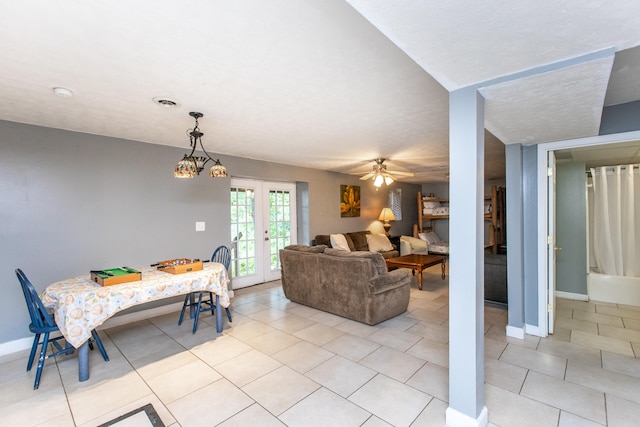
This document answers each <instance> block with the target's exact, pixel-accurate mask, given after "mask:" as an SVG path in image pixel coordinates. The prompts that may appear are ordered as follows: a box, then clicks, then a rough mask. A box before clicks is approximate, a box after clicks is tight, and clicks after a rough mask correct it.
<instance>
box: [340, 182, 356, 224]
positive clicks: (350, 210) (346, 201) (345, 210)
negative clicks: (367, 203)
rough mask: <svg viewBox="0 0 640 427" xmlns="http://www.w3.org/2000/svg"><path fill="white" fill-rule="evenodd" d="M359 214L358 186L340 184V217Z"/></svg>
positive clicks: (350, 216)
mask: <svg viewBox="0 0 640 427" xmlns="http://www.w3.org/2000/svg"><path fill="white" fill-rule="evenodd" d="M356 216H360V186H359V185H341V186H340V217H341V218H352V217H356Z"/></svg>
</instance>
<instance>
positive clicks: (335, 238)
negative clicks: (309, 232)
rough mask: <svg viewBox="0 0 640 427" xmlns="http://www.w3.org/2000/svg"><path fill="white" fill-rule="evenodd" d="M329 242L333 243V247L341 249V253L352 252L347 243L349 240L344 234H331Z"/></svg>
mask: <svg viewBox="0 0 640 427" xmlns="http://www.w3.org/2000/svg"><path fill="white" fill-rule="evenodd" d="M329 240H330V242H331V247H332V248H336V249H340V250H341V251H346V252H351V249H350V248H349V244H348V243H347V239H346V238H345V237H344V234H331V235H330V236H329Z"/></svg>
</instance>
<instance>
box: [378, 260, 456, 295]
mask: <svg viewBox="0 0 640 427" xmlns="http://www.w3.org/2000/svg"><path fill="white" fill-rule="evenodd" d="M386 261H387V268H391V267H398V268H410V269H411V270H412V272H413V274H415V273H416V271H417V272H418V289H419V290H422V270H424V269H425V268H429V267H432V266H434V265H437V264H442V280H444V279H445V274H444V271H445V267H446V262H447V258H446V257H443V256H438V255H422V254H411V255H404V256H399V257H397V258H389V259H387V260H386Z"/></svg>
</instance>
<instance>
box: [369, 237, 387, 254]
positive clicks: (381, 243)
mask: <svg viewBox="0 0 640 427" xmlns="http://www.w3.org/2000/svg"><path fill="white" fill-rule="evenodd" d="M366 238H367V246H369V250H370V251H371V252H386V251H392V250H393V245H392V244H391V242H390V241H389V238H388V237H387V236H385V235H384V234H367V235H366Z"/></svg>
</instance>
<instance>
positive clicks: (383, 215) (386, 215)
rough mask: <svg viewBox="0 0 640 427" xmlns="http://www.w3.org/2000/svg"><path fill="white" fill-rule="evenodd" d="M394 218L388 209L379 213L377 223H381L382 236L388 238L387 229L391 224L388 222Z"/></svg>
mask: <svg viewBox="0 0 640 427" xmlns="http://www.w3.org/2000/svg"><path fill="white" fill-rule="evenodd" d="M395 220H396V216H395V215H394V214H393V211H392V210H391V209H390V208H384V209H382V212H380V216H379V217H378V221H383V224H382V228H384V234H386V235H387V237H389V229H390V228H391V224H389V221H395Z"/></svg>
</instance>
